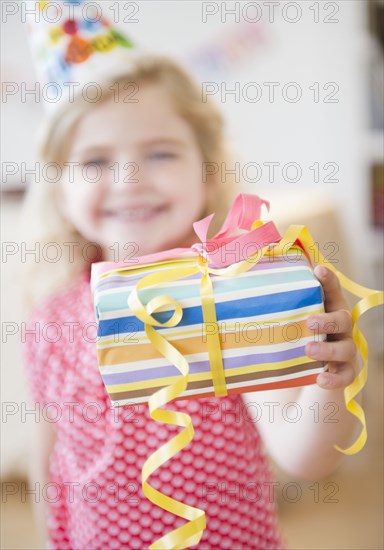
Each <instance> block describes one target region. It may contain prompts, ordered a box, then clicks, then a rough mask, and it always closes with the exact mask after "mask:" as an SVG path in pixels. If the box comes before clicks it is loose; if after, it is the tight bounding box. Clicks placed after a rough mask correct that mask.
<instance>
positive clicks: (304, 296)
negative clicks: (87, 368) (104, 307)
mask: <svg viewBox="0 0 384 550" xmlns="http://www.w3.org/2000/svg"><path fill="white" fill-rule="evenodd" d="M321 303H322V291H321V287H320V286H316V287H313V288H305V289H300V290H291V291H287V292H278V293H276V294H268V295H266V296H253V297H252V296H251V297H249V298H243V299H240V300H231V301H228V302H221V303H218V304H215V305H216V317H217V320H218V321H224V320H226V319H237V318H242V317H251V316H254V315H266V314H269V313H278V312H283V311H289V310H294V309H298V308H301V307H305V306H311V305H314V304H321ZM153 317H154V318H155V319H157V320H158V321H159V322H165V321H167V320H168V319H169V318H170V317H171V312H169V311H164V312H160V313H156V314H154V315H153ZM201 323H203V312H202V309H201V305H199V306H193V307H185V308H183V317H182V319H181V321H180V323H179V324H178V325H177V326H178V327H185V326H189V325H195V324H201ZM157 328H160V330H161V327H157ZM143 330H144V324H143V323H142V321H140V320H139V319H138V318H137V317H136V316H134V315H130V316H127V317H120V318H117V319H107V320H100V321H99V326H98V336H99V337H102V336H109V335H113V334H115V335H119V334H123V333H126V332H129V333H132V332H141V331H143Z"/></svg>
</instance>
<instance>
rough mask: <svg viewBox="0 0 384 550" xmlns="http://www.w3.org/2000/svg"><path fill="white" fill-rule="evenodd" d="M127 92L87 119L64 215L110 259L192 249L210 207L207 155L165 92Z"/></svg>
mask: <svg viewBox="0 0 384 550" xmlns="http://www.w3.org/2000/svg"><path fill="white" fill-rule="evenodd" d="M121 95H122V98H121V100H120V101H117V100H115V99H114V98H113V97H112V98H111V99H108V100H107V101H106V102H105V103H103V104H101V105H99V106H97V107H96V108H95V109H93V110H92V111H91V112H89V113H87V114H86V115H85V116H84V117H82V119H81V120H80V122H79V124H78V125H77V127H76V129H75V132H74V135H73V138H72V141H71V146H70V153H69V158H68V164H67V169H66V171H65V174H64V177H63V178H62V183H61V185H60V188H59V193H60V195H59V207H61V208H62V210H63V212H64V215H65V216H66V217H67V218H69V220H70V221H71V222H72V223H73V225H74V226H75V227H76V229H77V230H78V231H79V232H80V234H82V235H83V236H84V237H85V238H86V239H88V240H89V241H92V242H95V243H98V244H99V245H100V246H101V248H102V251H103V259H104V260H111V261H117V260H124V259H129V258H130V257H132V256H141V255H144V254H150V253H152V252H158V251H161V250H166V249H168V248H173V247H177V246H190V245H191V244H192V243H194V242H196V241H197V240H198V238H197V236H196V235H194V232H193V229H192V223H193V222H194V221H196V220H197V219H199V218H201V217H202V215H203V212H204V208H205V184H204V183H203V182H202V162H203V159H202V156H201V152H200V150H199V147H198V144H197V142H196V139H195V136H194V134H193V131H192V129H191V127H190V126H189V125H188V123H187V122H186V121H184V120H183V119H182V118H180V116H179V115H178V114H177V113H176V111H175V110H174V108H173V106H172V103H171V101H170V99H169V97H168V96H167V94H166V92H165V91H164V90H163V89H162V87H161V86H159V85H148V84H147V85H143V86H141V87H140V89H139V91H138V93H137V94H136V98H137V100H138V101H137V102H136V103H124V101H123V100H124V96H125V97H127V94H123V93H122V94H121Z"/></svg>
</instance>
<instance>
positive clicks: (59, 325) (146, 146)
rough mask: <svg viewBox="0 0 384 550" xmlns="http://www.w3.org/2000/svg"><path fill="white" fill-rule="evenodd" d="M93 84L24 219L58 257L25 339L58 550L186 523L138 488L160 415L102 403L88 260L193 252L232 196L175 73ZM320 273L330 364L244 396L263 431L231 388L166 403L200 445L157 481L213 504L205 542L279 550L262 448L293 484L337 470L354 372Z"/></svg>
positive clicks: (32, 272)
mask: <svg viewBox="0 0 384 550" xmlns="http://www.w3.org/2000/svg"><path fill="white" fill-rule="evenodd" d="M132 83H134V86H133V87H132ZM99 85H100V86H101V87H102V91H103V94H102V97H101V98H100V100H99V101H97V102H94V103H91V102H87V101H85V100H84V99H83V98H82V97H81V96H80V97H76V98H75V101H74V102H73V103H71V104H68V105H67V106H66V107H63V108H61V109H60V110H58V111H57V113H56V114H55V115H54V116H51V117H50V118H49V119H48V122H47V123H46V128H45V133H44V135H43V137H42V141H41V157H42V160H43V162H45V163H56V165H57V166H59V167H60V168H61V178H60V181H58V182H57V183H47V182H46V183H41V182H40V183H35V184H34V185H33V186H32V187H31V189H30V190H29V193H28V197H27V201H26V206H25V211H24V223H25V226H26V228H27V231H28V233H29V237H30V239H32V240H35V241H38V242H40V245H41V246H40V250H43V249H44V245H48V243H56V246H58V247H59V248H60V250H61V252H62V253H61V257H60V259H59V260H58V261H57V262H49V261H47V259H46V257H42V260H41V262H39V263H36V264H32V265H31V266H29V271H28V272H27V276H26V284H25V290H26V293H25V294H26V304H28V307H29V311H30V313H29V317H28V328H30V329H32V328H35V329H36V333H35V334H33V333H28V334H27V341H26V344H25V346H24V354H25V370H26V374H27V377H28V381H29V388H30V395H31V399H32V401H34V402H37V403H40V406H41V411H42V414H41V416H40V421H39V422H38V423H36V433H35V434H34V435H33V439H34V446H33V463H32V464H31V476H30V481H31V484H32V485H33V486H34V487H35V488H37V490H38V491H37V492H38V494H39V495H40V498H39V499H35V500H40V502H39V504H38V506H37V508H38V507H40V508H41V509H40V510H38V518H39V522H40V526H41V530H42V536H43V537H44V538H45V541H46V545H47V547H49V548H52V549H60V550H64V549H71V550H74V549H76V550H80V549H84V550H85V549H87V550H90V549H95V550H96V549H97V550H99V549H102V548H108V549H112V548H120V549H127V550H128V549H129V550H132V549H141V548H147V547H148V546H149V545H150V544H151V543H152V542H153V541H155V540H156V539H158V538H160V537H161V536H162V535H164V534H166V533H167V532H169V531H171V530H172V529H173V528H175V527H177V526H179V525H181V524H183V523H184V520H182V519H180V518H176V517H175V516H173V515H172V514H170V513H167V512H165V511H164V510H162V509H160V508H158V507H156V506H154V505H153V504H152V503H151V502H150V501H149V500H148V499H146V498H145V497H144V495H143V493H142V490H141V484H140V483H141V467H142V465H143V463H144V461H145V460H146V458H147V457H148V456H149V455H150V454H151V453H152V452H153V451H154V450H155V449H157V448H158V447H159V446H160V445H161V444H162V443H164V442H165V441H168V440H169V439H170V438H171V437H172V435H174V434H175V431H176V428H175V427H168V426H165V425H159V424H158V423H156V422H155V421H153V420H152V419H151V418H150V416H149V413H148V410H147V406H146V405H141V406H136V407H134V408H123V409H117V410H113V409H111V406H110V402H109V398H108V396H107V394H106V390H105V388H104V385H103V382H102V380H101V377H100V374H99V371H98V365H97V357H96V344H95V341H96V331H95V326H96V323H95V314H94V307H93V302H92V295H91V291H90V286H89V281H90V268H91V263H92V262H93V261H99V260H109V261H116V260H122V259H123V258H126V257H127V254H129V253H130V252H132V250H134V252H135V255H137V256H140V255H144V254H149V253H153V252H158V251H161V250H166V249H168V248H173V247H179V246H190V245H191V244H193V243H195V242H196V241H197V239H196V235H195V234H194V232H193V230H192V223H193V222H194V221H196V220H198V219H201V218H202V217H204V216H206V215H207V214H209V213H212V212H215V213H216V215H215V217H214V227H213V229H212V231H214V232H216V231H217V230H218V229H219V227H220V225H221V223H222V221H223V219H224V217H225V215H226V213H227V211H228V208H229V204H230V202H231V200H232V198H233V197H234V195H235V194H236V192H237V190H236V189H235V188H234V186H232V185H230V184H229V183H228V182H227V181H221V180H220V177H214V176H212V175H211V176H209V177H207V178H205V177H204V173H203V167H204V162H218V163H220V162H223V161H224V160H225V159H226V158H227V157H226V152H225V149H224V146H223V123H222V119H221V116H220V114H219V113H218V112H217V111H216V109H215V107H214V106H213V105H212V104H211V103H210V102H209V101H207V102H202V100H201V94H200V91H199V88H198V86H196V85H195V84H194V83H193V82H192V81H191V80H190V78H189V77H188V75H187V74H185V73H184V71H183V70H182V69H180V68H179V67H178V66H177V65H176V64H174V63H173V62H171V61H170V60H168V59H165V58H162V57H157V56H150V55H147V54H137V55H135V54H133V53H132V56H131V60H130V62H127V64H126V66H124V70H122V71H121V74H119V75H118V74H116V75H115V77H114V78H112V77H111V78H110V79H105V81H104V82H101V81H99ZM132 90H134V92H135V93H134V95H132ZM128 91H129V93H128ZM132 99H133V100H134V101H132ZM37 226H39V227H40V231H39V232H37V233H36V234H35V235H34V234H33V228H35V227H37ZM46 250H48V248H46ZM131 255H132V254H131ZM316 275H317V276H318V278H319V279H320V281H321V283H322V285H323V288H324V292H325V307H326V311H327V312H326V313H324V314H322V315H318V316H316V319H309V321H308V324H309V327H314V325H315V321H316V326H319V327H320V332H322V333H327V332H329V333H331V334H330V336H329V338H328V341H326V342H322V343H317V344H314V343H311V344H308V345H307V348H306V353H307V354H308V355H309V356H310V357H312V358H314V359H318V360H322V361H326V362H328V372H325V373H322V374H320V375H319V377H318V379H317V385H313V386H309V387H303V388H293V389H289V390H277V391H273V392H258V393H254V394H252V396H251V400H252V401H253V402H257V403H258V404H259V405H260V406H261V407H262V409H263V414H262V416H261V419H260V420H259V421H258V422H257V423H253V422H251V421H250V414H249V410H248V409H247V410H246V409H245V404H244V399H243V396H240V395H236V396H230V397H225V398H207V399H188V400H179V401H176V402H173V403H171V404H170V405H169V407H170V408H173V409H174V410H180V411H185V412H187V413H188V414H189V415H190V416H191V418H192V421H193V426H194V428H195V436H194V440H193V442H192V443H191V444H190V445H189V446H188V447H187V448H186V449H185V450H183V451H182V452H181V453H179V455H177V456H176V457H175V458H173V459H172V460H171V461H169V462H168V463H167V464H166V465H165V466H163V467H161V468H160V469H159V470H158V471H157V472H156V473H155V474H154V475H153V476H152V477H151V480H150V482H151V485H153V486H154V487H155V488H158V489H160V490H161V491H162V492H163V493H164V494H167V495H171V496H172V497H173V498H175V499H177V500H181V501H183V502H185V503H186V504H190V505H192V506H196V507H198V508H201V509H204V510H205V511H206V516H207V528H206V529H205V530H204V533H203V536H202V539H201V541H200V543H199V545H198V548H201V549H203V548H204V549H211V548H232V549H242V548H243V549H247V550H248V549H258V550H262V549H267V548H268V549H280V548H282V547H283V546H284V545H283V542H282V538H281V535H280V532H279V529H278V526H277V520H276V502H275V493H274V491H273V478H272V475H271V472H270V468H269V465H268V460H267V458H266V455H265V454H264V452H263V449H262V440H263V443H264V444H265V447H266V449H267V451H268V452H269V453H270V454H271V456H272V457H273V458H274V459H275V460H276V462H277V463H278V464H279V465H280V466H281V467H282V468H283V469H285V471H286V472H288V473H289V474H290V475H292V476H294V477H295V478H302V479H315V478H319V477H322V476H325V475H327V474H329V473H330V472H332V471H333V470H334V469H335V467H336V466H337V464H338V463H339V461H340V458H341V456H342V455H341V454H340V453H338V452H337V451H336V450H335V449H334V448H333V445H334V444H335V443H337V444H338V445H340V446H341V447H346V446H348V445H349V444H350V443H351V440H352V437H353V435H354V429H355V421H354V417H353V416H352V415H351V414H349V413H348V412H346V410H345V405H344V397H343V388H344V387H345V386H346V385H348V384H349V383H350V382H351V381H352V380H353V378H354V376H355V362H354V357H355V345H354V343H353V341H352V339H351V316H350V313H349V311H348V309H347V305H346V302H345V300H344V298H343V296H342V293H341V291H340V286H339V283H338V280H337V278H336V277H335V275H334V274H332V273H331V272H330V271H328V270H326V269H325V268H317V269H316ZM248 399H249V397H248ZM289 402H296V403H297V404H298V405H299V406H300V407H301V411H302V413H303V414H302V417H301V419H300V420H299V421H298V422H296V423H288V422H286V421H284V417H283V415H282V414H281V411H282V409H283V407H284V405H286V404H287V403H289ZM315 402H317V403H319V411H320V418H319V419H316V422H315V419H314V415H313V411H312V410H311V409H310V406H311V405H313V404H314V403H315ZM327 402H333V403H335V404H336V406H338V413H337V415H336V417H337V422H335V423H324V422H323V421H322V417H321V411H324V404H326V403H327ZM271 403H274V406H273V411H274V420H273V421H271V417H270V412H271ZM48 404H49V405H48ZM324 414H325V413H324ZM261 436H262V437H261Z"/></svg>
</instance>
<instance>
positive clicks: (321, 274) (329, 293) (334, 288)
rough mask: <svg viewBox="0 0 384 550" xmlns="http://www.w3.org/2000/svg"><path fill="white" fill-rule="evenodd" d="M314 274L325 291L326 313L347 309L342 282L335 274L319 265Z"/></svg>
mask: <svg viewBox="0 0 384 550" xmlns="http://www.w3.org/2000/svg"><path fill="white" fill-rule="evenodd" d="M314 274H315V275H316V277H317V278H318V280H319V281H320V283H321V285H322V287H323V290H324V305H325V310H326V311H337V310H338V309H345V308H347V303H346V301H345V298H344V296H343V293H342V290H341V286H340V281H339V279H338V277H337V275H336V274H335V273H333V272H332V271H331V270H330V269H328V268H327V267H324V266H323V265H317V266H316V267H315V269H314Z"/></svg>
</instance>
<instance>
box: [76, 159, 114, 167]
mask: <svg viewBox="0 0 384 550" xmlns="http://www.w3.org/2000/svg"><path fill="white" fill-rule="evenodd" d="M81 164H82V165H83V166H100V167H102V166H107V165H108V164H109V161H108V160H107V159H103V158H100V159H97V158H95V159H91V160H87V161H85V162H82V163H81Z"/></svg>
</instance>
